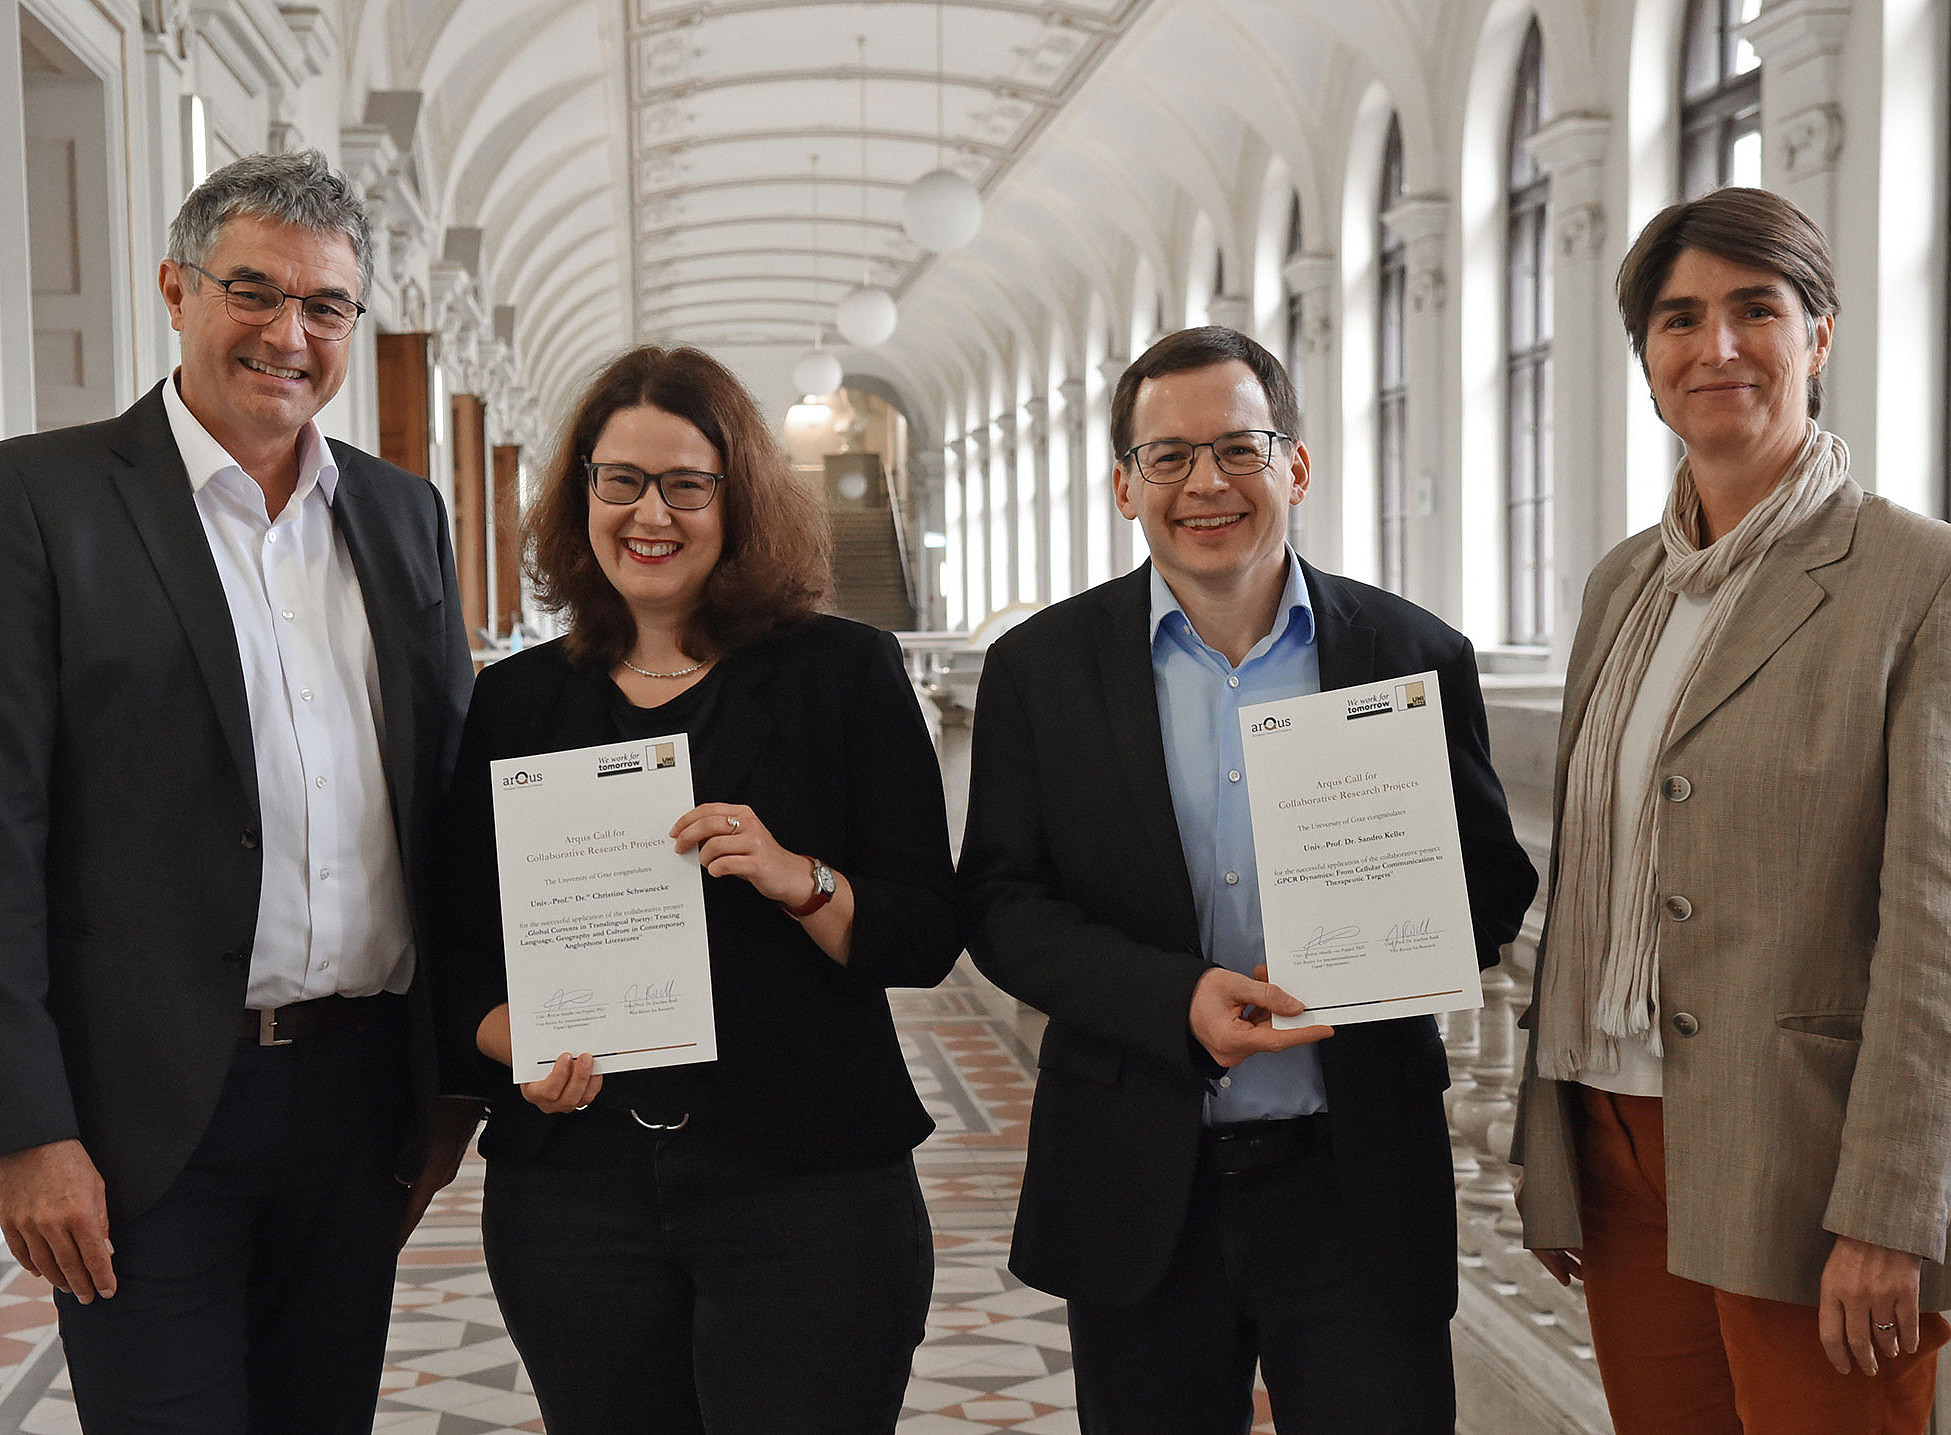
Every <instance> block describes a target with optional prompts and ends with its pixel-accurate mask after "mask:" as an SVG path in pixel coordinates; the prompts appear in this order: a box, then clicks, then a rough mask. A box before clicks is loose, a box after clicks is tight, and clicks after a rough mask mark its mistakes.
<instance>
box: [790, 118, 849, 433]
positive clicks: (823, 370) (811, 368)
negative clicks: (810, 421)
mask: <svg viewBox="0 0 1951 1435" xmlns="http://www.w3.org/2000/svg"><path fill="white" fill-rule="evenodd" d="M811 164H812V172H813V178H812V189H813V285H814V288H815V289H817V288H818V287H819V283H820V157H819V155H818V154H814V155H813V156H812V157H811ZM825 332H826V326H825V325H824V324H815V325H814V326H813V347H812V348H810V349H808V350H807V351H806V352H805V353H803V354H801V355H800V356H799V361H798V362H797V363H795V364H794V365H793V387H794V388H796V389H798V390H799V391H800V393H801V394H803V395H805V397H806V398H808V399H815V398H820V397H823V396H824V395H827V394H830V393H832V392H833V391H834V390H835V389H837V388H839V387H840V380H841V378H842V377H843V376H842V374H841V372H840V361H839V360H838V359H836V358H834V357H833V355H831V354H829V353H828V352H827V351H826V350H825V349H824V348H822V347H821V346H820V340H821V339H822V338H823V337H824V336H825Z"/></svg>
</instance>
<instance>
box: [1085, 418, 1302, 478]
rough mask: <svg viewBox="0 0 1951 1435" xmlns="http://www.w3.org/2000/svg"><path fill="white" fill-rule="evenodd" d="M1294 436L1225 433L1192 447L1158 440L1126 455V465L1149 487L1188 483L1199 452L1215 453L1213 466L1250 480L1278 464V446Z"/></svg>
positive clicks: (1264, 431)
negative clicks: (1276, 445)
mask: <svg viewBox="0 0 1951 1435" xmlns="http://www.w3.org/2000/svg"><path fill="white" fill-rule="evenodd" d="M1290 437H1291V436H1290V435H1288V434H1284V433H1280V432H1277V431H1276V430H1274V429H1237V430H1235V431H1234V432H1232V433H1223V434H1221V435H1220V436H1219V437H1218V438H1216V439H1214V440H1213V441H1212V442H1210V443H1192V442H1190V441H1188V440H1186V439H1182V438H1161V439H1154V440H1153V441H1152V442H1150V443H1141V444H1136V445H1134V446H1132V447H1131V448H1128V449H1126V450H1125V451H1124V461H1125V462H1127V463H1130V464H1132V465H1134V466H1135V467H1136V468H1137V469H1138V476H1139V477H1140V478H1142V479H1144V480H1145V482H1147V483H1184V482H1185V481H1186V479H1187V478H1188V477H1189V476H1190V475H1191V473H1192V465H1193V464H1194V463H1195V462H1196V461H1197V460H1198V458H1199V450H1200V449H1202V448H1209V449H1211V450H1212V451H1213V463H1214V465H1215V466H1216V467H1217V468H1218V469H1219V471H1220V472H1221V473H1223V474H1226V475H1228V476H1229V477H1232V478H1250V477H1252V476H1253V475H1254V474H1256V473H1259V472H1260V471H1261V470H1262V469H1264V468H1266V467H1267V465H1268V464H1270V463H1272V462H1273V461H1274V445H1275V444H1277V443H1286V442H1287V441H1288V439H1289V438H1290Z"/></svg>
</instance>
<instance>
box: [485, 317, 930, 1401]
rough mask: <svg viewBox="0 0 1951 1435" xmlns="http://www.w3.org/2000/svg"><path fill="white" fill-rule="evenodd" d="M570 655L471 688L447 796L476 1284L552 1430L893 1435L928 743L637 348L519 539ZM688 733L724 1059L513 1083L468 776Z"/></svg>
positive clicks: (926, 851)
mask: <svg viewBox="0 0 1951 1435" xmlns="http://www.w3.org/2000/svg"><path fill="white" fill-rule="evenodd" d="M528 536H529V541H530V545H531V547H530V552H531V559H532V563H531V567H532V573H533V576H534V578H535V580H536V583H537V590H538V592H539V594H540V596H541V598H542V599H543V601H544V602H547V603H550V604H552V605H554V606H556V607H558V608H559V609H561V610H562V611H564V612H566V613H567V614H568V616H569V620H570V628H569V632H568V635H567V636H566V637H564V638H562V639H560V640H558V641H556V642H552V643H546V644H543V645H541V646H540V647H536V648H531V649H527V650H525V651H523V652H520V653H517V654H515V655H513V656H512V657H510V658H508V659H506V660H504V661H503V662H500V663H497V664H495V665H494V666H492V667H490V668H488V669H486V670H485V671H484V672H483V673H482V674H481V677H480V680H479V682H478V683H477V685H476V687H475V692H474V702H473V705H472V707H471V708H470V710H469V713H468V719H467V727H466V730H465V733H464V736H463V738H462V746H461V754H460V759H459V765H458V770H457V774H456V778H455V789H454V797H453V801H452V803H451V816H452V822H451V824H450V835H451V840H452V842H453V844H454V849H455V850H454V861H453V874H454V876H453V881H452V882H451V883H450V888H451V892H452V896H453V902H452V907H453V921H454V924H455V927H456V931H457V940H456V941H455V943H454V945H455V947H456V951H455V952H454V954H453V957H452V958H451V959H450V961H451V969H457V970H458V971H459V973H460V975H459V976H458V978H453V979H450V989H449V992H448V997H447V1010H448V1015H449V1025H450V1027H451V1029H452V1031H453V1033H454V1034H455V1037H456V1038H457V1044H458V1043H465V1044H467V1045H469V1046H474V1047H478V1049H479V1050H480V1052H482V1053H484V1054H485V1055H486V1056H488V1057H490V1058H492V1060H493V1061H494V1062H495V1063H497V1064H498V1065H497V1066H496V1068H495V1071H496V1072H497V1078H496V1080H495V1082H494V1083H493V1085H492V1088H491V1089H492V1094H493V1095H494V1096H495V1098H496V1099H495V1100H494V1102H493V1113H492V1115H491V1117H490V1118H489V1122H488V1126H487V1130H486V1132H485V1134H484V1135H483V1137H482V1141H481V1149H482V1152H483V1154H484V1155H485V1156H486V1157H487V1160H488V1175H487V1188H486V1197H485V1206H484V1210H483V1215H482V1226H483V1239H484V1243H485V1246H486V1252H487V1261H488V1270H489V1274H490V1275H491V1277H492V1278H493V1281H494V1287H495V1293H496V1295H497V1297H498V1298H499V1299H500V1302H501V1307H502V1311H503V1313H504V1315H505V1316H506V1317H507V1322H508V1330H509V1334H510V1335H511V1336H512V1337H513V1338H514V1342H515V1346H516V1348H517V1349H518V1350H519V1351H520V1352H521V1355H522V1358H523V1360H524V1362H525V1363H526V1364H527V1366H528V1370H529V1373H530V1375H531V1376H532V1377H533V1379H534V1382H535V1388H536V1395H537V1398H538V1400H539V1401H540V1403H541V1406H542V1413H543V1417H544V1419H545V1420H546V1421H547V1423H548V1426H549V1429H550V1430H551V1432H554V1435H614V1432H617V1431H622V1430H654V1431H658V1432H660V1435H661V1432H681V1431H699V1430H703V1429H707V1428H708V1429H710V1430H711V1431H712V1432H713V1435H721V1432H725V1435H794V1432H808V1435H813V1432H829V1433H830V1435H863V1432H873V1431H890V1430H892V1429H893V1428H894V1423H895V1419H896V1417H897V1416H898V1415H899V1413H900V1407H901V1398H902V1393H903V1391H904V1390H905V1388H906V1384H907V1378H908V1369H909V1363H910V1360H911V1358H912V1355H913V1351H914V1348H915V1346H916V1345H917V1344H918V1343H919V1341H920V1339H921V1336H922V1331H923V1319H924V1317H925V1314H926V1311H927V1306H928V1297H929V1290H930V1285H931V1282H932V1275H933V1254H932V1244H931V1236H930V1232H929V1226H928V1217H927V1213H926V1211H925V1209H924V1208H923V1206H922V1203H921V1196H920V1192H919V1188H918V1187H917V1184H916V1180H915V1173H914V1162H913V1159H912V1156H911V1151H912V1148H913V1147H914V1146H915V1145H916V1144H918V1143H919V1142H920V1141H921V1140H922V1138H923V1137H925V1136H926V1135H927V1134H928V1132H929V1130H930V1129H931V1127H932V1122H931V1121H930V1120H929V1118H928V1115H927V1113H926V1112H925V1111H924V1110H923V1109H922V1105H921V1102H920V1100H919V1099H918V1098H917V1097H916V1095H915V1092H914V1087H913V1085H912V1083H911V1081H910V1079H909V1077H908V1073H907V1069H906V1066H905V1064H904V1062H903V1060H902V1056H901V1052H900V1048H899V1046H898V1044H897V1041H896V1037H895V1031H894V1026H893V1021H892V1018H891V1016H890V1014H889V1011H888V1003H887V995H886V988H888V987H890V986H920V987H926V986H933V985H935V984H936V983H937V982H939V981H940V980H941V979H942V977H943V976H944V975H945V974H946V973H947V971H948V968H949V966H950V965H951V964H952V963H953V962H954V960H955V958H956V955H957V953H958V952H959V951H960V949H961V940H960V936H959V930H958V923H957V918H956V907H955V898H954V893H953V887H952V876H951V870H950V865H949V855H948V836H947V823H946V819H945V816H944V812H943V793H942V784H941V777H940V772H939V769H938V767H937V765H936V761H935V756H934V749H933V747H932V745H931V743H930V741H929V737H928V733H927V729H926V727H925V725H924V724H923V721H922V718H921V713H920V711H919V708H918V706H917V703H916V700H915V695H914V690H913V687H912V685H911V684H910V683H909V681H908V678H907V672H906V667H905V664H904V663H903V661H902V657H901V652H900V648H899V646H898V645H897V644H896V643H895V641H894V639H893V637H892V636H890V635H889V634H886V633H883V632H879V631H878V630H875V629H872V628H867V627H864V626H862V625H860V624H858V623H850V622H847V621H845V620H843V619H839V618H833V617H823V616H820V615H819V613H818V611H817V605H818V603H819V601H820V598H821V596H822V594H823V592H824V590H825V588H826V585H827V547H826V545H827V539H826V516H825V514H824V513H823V512H822V511H821V510H820V507H819V505H818V503H817V501H816V500H815V499H814V498H813V497H812V496H811V495H810V494H809V493H808V492H807V491H806V489H805V488H804V487H803V486H802V485H801V484H800V482H799V481H798V479H797V478H796V477H795V476H794V474H793V472H792V470H791V469H790V467H789V466H788V464H787V461H786V458H785V456H784V455H783V453H782V452H781V450H780V447H779V444H778V442H777V440H776V439H775V438H774V437H773V434H772V432H771V430H770V428H769V427H768V425H767V424H766V422H765V420H764V418H763V416H762V415H761V414H760V412H759V408H758V406H757V404H756V403H755V402H754V401H753V399H752V397H751V395H750V394H748V393H747V392H746V391H745V390H744V388H743V387H742V386H740V384H739V383H738V381H737V380H736V379H735V378H733V377H732V375H731V374H730V373H729V372H728V371H727V370H726V369H725V368H724V367H723V366H722V365H721V364H719V363H718V362H717V361H716V360H714V359H712V358H711V357H710V356H708V355H706V354H704V353H702V352H701V351H699V350H696V349H684V348H675V349H664V348H642V349H636V350H633V351H631V352H630V353H627V354H625V355H624V356H623V357H621V358H619V359H618V360H616V361H615V362H614V363H612V364H611V365H610V366H609V367H608V368H607V369H605V370H604V371H603V372H602V373H601V374H599V375H598V376H597V378H596V379H595V381H594V382H593V383H592V384H591V386H590V387H589V389H588V391H587V393H586V394H585V395H584V396H583V398H582V400H581V402H580V403H579V404H578V406H577V408H576V411H575V413H574V414H573V415H572V417H571V418H570V420H569V423H568V424H567V426H566V427H565V431H564V435H563V439H562V442H561V446H560V450H559V452H558V453H557V455H556V457H555V460H554V463H553V464H552V466H551V467H550V469H549V471H548V473H547V475H546V476H545V478H544V480H543V485H542V492H541V495H540V497H539V499H538V501H537V503H536V505H535V508H534V510H533V512H532V513H531V515H530V518H529V521H528ZM677 732H683V733H685V734H687V735H688V738H689V742H690V748H691V755H692V764H693V769H692V770H693V778H694V782H695V787H696V796H697V798H698V799H699V801H698V805H697V806H696V807H695V808H693V809H692V810H691V811H689V812H687V813H686V814H685V815H684V816H683V817H681V818H680V819H679V820H678V821H677V823H676V825H675V826H674V827H673V828H672V829H671V833H670V836H671V837H672V838H673V839H674V842H675V846H676V848H677V850H678V851H680V852H690V851H695V852H697V854H698V856H699V859H700V861H701V862H702V865H703V868H704V872H705V877H704V887H705V916H706V926H707V929H708V934H709V943H710V959H711V973H712V1001H713V1008H714V1013H715V1019H716V1024H717V1043H718V1057H717V1059H716V1060H715V1061H711V1062H705V1063H699V1064H695V1065H688V1066H669V1067H661V1068H657V1069H653V1070H648V1071H629V1072H619V1073H614V1074H612V1075H609V1076H602V1075H598V1074H595V1073H594V1072H593V1071H592V1069H591V1068H592V1062H591V1058H590V1057H589V1056H588V1055H587V1054H582V1055H576V1054H573V1053H569V1052H565V1053H563V1055H562V1057H561V1058H560V1059H559V1060H558V1061H557V1062H556V1064H555V1067H554V1068H553V1069H552V1070H551V1071H550V1072H549V1073H548V1074H547V1075H546V1076H544V1077H542V1078H541V1079H539V1080H536V1081H529V1082H525V1083H522V1084H521V1086H520V1087H519V1089H517V1088H516V1087H515V1086H514V1085H513V1084H512V1077H511V1075H510V1073H509V1071H508V1069H507V1068H508V1064H509V1062H510V1057H511V1052H510V1039H509V1023H508V1007H507V1004H506V1003H507V985H506V978H505V971H504V968H503V953H502V939H501V924H500V907H499V901H498V895H497V890H496V883H495V847H494V829H493V814H492V803H491V799H490V792H489V778H488V764H489V763H490V762H491V761H492V760H494V759H496V758H503V757H518V756H528V755H531V754H536V753H544V752H552V751H559V750H563V749H570V748H578V747H586V746H594V745H597V744H603V743H611V742H623V741H627V740H632V739H639V738H650V737H658V736H665V735H669V734H672V733H677Z"/></svg>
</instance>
